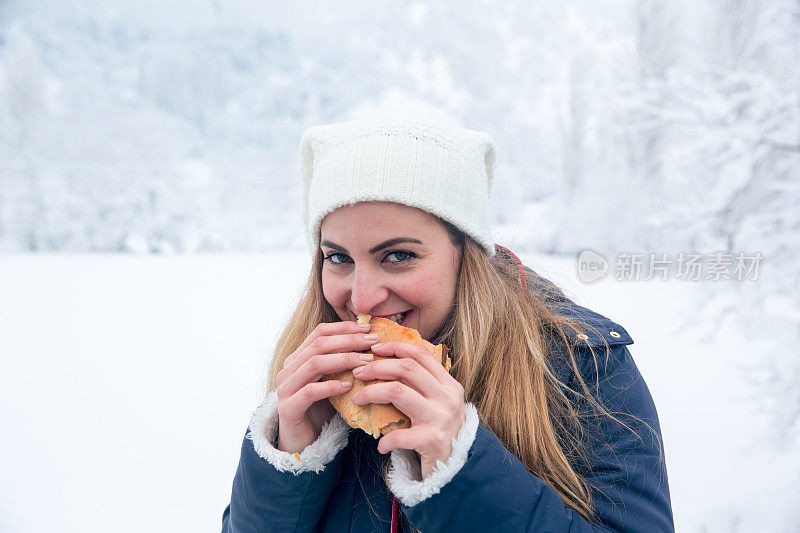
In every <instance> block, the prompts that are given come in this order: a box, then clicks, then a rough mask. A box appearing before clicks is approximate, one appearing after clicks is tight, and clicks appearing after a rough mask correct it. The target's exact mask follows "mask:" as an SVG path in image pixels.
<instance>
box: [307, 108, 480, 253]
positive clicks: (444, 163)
mask: <svg viewBox="0 0 800 533" xmlns="http://www.w3.org/2000/svg"><path fill="white" fill-rule="evenodd" d="M300 160H301V167H302V178H303V216H304V218H305V223H306V228H307V230H308V237H309V243H310V245H311V249H312V252H315V251H316V249H317V247H318V246H319V228H320V223H321V222H322V219H323V218H325V216H326V215H327V214H328V213H331V212H333V211H335V210H336V209H338V208H340V207H342V206H345V205H350V204H355V203H358V202H369V201H385V202H395V203H398V204H403V205H408V206H412V207H417V208H419V209H422V210H424V211H427V212H428V213H432V214H434V215H436V216H438V217H440V218H442V219H444V220H447V221H448V222H450V223H452V224H454V225H455V226H457V227H458V228H459V229H460V230H461V231H463V232H464V233H466V234H467V235H469V236H470V237H472V238H473V239H475V241H476V242H477V243H478V244H480V245H481V246H482V247H483V249H484V251H485V252H486V254H487V255H490V256H491V255H493V254H494V243H493V241H492V237H491V229H490V226H489V194H490V192H491V188H492V180H493V178H494V168H495V143H494V139H492V137H491V136H489V135H488V134H486V133H482V132H478V131H472V130H467V129H464V128H461V127H459V126H457V125H455V124H453V123H450V122H446V121H444V120H441V119H432V118H430V117H421V116H414V115H409V114H404V115H396V114H394V115H392V114H383V115H376V116H373V117H372V118H368V119H360V120H353V121H350V122H343V123H340V124H331V125H328V126H313V127H311V128H308V129H307V130H306V131H305V132H304V133H303V138H302V140H301V141H300Z"/></svg>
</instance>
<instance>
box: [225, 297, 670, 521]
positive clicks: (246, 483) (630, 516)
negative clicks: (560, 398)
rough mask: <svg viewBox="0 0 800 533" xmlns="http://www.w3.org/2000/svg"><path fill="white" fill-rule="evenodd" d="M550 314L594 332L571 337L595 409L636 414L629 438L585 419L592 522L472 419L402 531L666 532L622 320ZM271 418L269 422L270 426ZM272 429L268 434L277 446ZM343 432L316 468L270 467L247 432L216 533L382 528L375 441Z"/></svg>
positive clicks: (656, 444) (652, 449)
mask: <svg viewBox="0 0 800 533" xmlns="http://www.w3.org/2000/svg"><path fill="white" fill-rule="evenodd" d="M559 312H560V313H561V314H562V315H566V316H573V317H577V318H580V319H582V320H583V321H584V322H586V323H587V324H588V325H590V326H592V328H593V329H592V328H590V329H589V330H588V331H586V335H587V336H588V339H582V338H576V339H574V343H575V344H574V347H575V348H577V349H575V351H574V355H575V357H576V358H577V361H578V364H579V367H580V369H581V374H582V375H583V376H584V379H586V380H587V381H588V382H589V383H590V384H593V383H595V382H596V379H593V376H594V375H595V374H594V372H595V369H594V364H593V361H592V357H591V354H590V352H589V349H588V346H592V347H594V348H595V352H596V353H598V354H601V355H598V360H599V362H600V363H601V364H600V365H599V368H598V370H599V380H600V381H599V386H600V388H599V392H600V398H601V400H602V401H603V403H604V405H605V406H606V407H607V408H608V409H609V411H611V412H612V413H628V414H631V415H634V416H635V417H637V418H638V419H640V420H641V423H635V422H632V421H633V419H632V418H627V417H626V418H624V421H625V422H626V423H628V424H629V425H631V426H632V427H633V429H635V430H636V433H637V434H638V435H633V434H632V433H631V432H630V431H629V430H628V429H626V428H624V427H622V426H620V425H618V424H616V423H614V422H613V421H609V420H607V419H603V418H600V419H599V422H594V423H593V422H590V421H587V422H585V423H586V424H587V425H586V429H587V434H588V435H590V438H589V440H588V441H587V443H588V446H589V449H588V457H589V459H590V464H579V465H576V466H575V467H576V469H577V471H578V473H579V474H581V475H582V476H583V477H584V479H585V480H586V481H587V482H588V483H589V484H590V487H591V490H592V496H593V504H594V510H595V513H596V516H597V520H596V521H595V522H594V523H591V524H590V523H588V522H587V521H586V520H584V518H583V517H582V516H580V515H579V514H578V513H576V512H575V511H574V510H572V509H571V508H569V507H565V506H564V504H563V503H562V501H561V499H560V498H559V496H558V494H557V493H556V491H555V490H554V489H553V488H552V487H550V486H549V485H548V484H547V483H545V482H544V481H543V480H541V479H540V478H538V477H536V476H535V475H533V474H531V473H530V472H528V471H527V470H526V469H525V467H524V466H523V465H522V463H521V462H520V461H519V460H518V459H517V458H516V457H515V456H514V455H513V454H512V453H511V452H509V451H508V449H507V448H506V447H505V446H504V445H503V444H502V443H501V442H500V440H499V439H498V438H497V437H496V436H495V435H494V434H493V433H492V431H491V430H489V429H488V428H487V427H486V426H484V425H483V423H480V422H478V421H477V419H476V422H475V423H476V425H477V429H476V430H475V433H474V440H472V441H471V445H470V444H467V447H468V453H467V454H466V455H465V457H466V459H465V461H464V462H463V465H462V466H461V467H460V469H458V471H457V473H455V475H454V476H453V477H452V479H450V480H449V481H447V482H446V483H445V484H444V485H443V486H442V487H440V488H439V489H438V492H436V493H435V494H432V495H430V496H429V497H427V498H425V499H423V500H422V501H419V502H416V503H415V504H414V505H407V504H406V503H402V505H401V508H400V509H401V513H400V531H404V532H411V531H416V530H420V531H423V532H425V533H428V532H437V531H448V532H449V531H504V532H539V533H543V532H579V531H580V532H582V531H619V532H647V533H657V532H666V531H674V526H673V519H672V508H671V504H670V496H669V487H668V483H667V472H666V466H665V457H664V454H663V448H662V445H661V431H660V427H659V423H658V415H657V413H656V408H655V406H654V404H653V400H652V397H651V395H650V392H649V390H648V388H647V385H646V384H645V382H644V379H642V376H641V375H640V373H639V371H638V369H637V367H636V364H635V363H634V360H633V358H632V356H631V353H630V351H629V350H628V348H627V345H630V344H632V343H633V340H632V339H631V337H630V336H629V335H628V333H627V332H626V331H625V329H624V328H622V327H621V326H620V325H619V324H616V323H614V322H612V321H611V320H609V319H608V318H606V317H604V316H602V315H599V314H598V313H595V312H593V311H590V310H588V309H586V308H584V307H581V306H578V305H576V304H574V303H573V302H571V301H569V300H566V299H563V300H561V301H560V303H559ZM604 340H605V341H606V342H607V343H608V345H609V347H610V358H609V359H608V360H607V361H604V357H603V356H602V354H604V351H603V348H604V346H605V344H604V342H603V341H604ZM598 350H599V351H598ZM563 353H564V351H563V349H558V348H554V357H553V363H552V368H553V370H554V371H555V372H556V374H557V375H558V376H559V377H560V379H561V380H562V381H563V382H565V383H568V384H569V385H570V386H571V387H573V388H576V389H577V383H576V381H575V375H574V372H573V371H572V370H571V369H570V368H569V367H568V366H567V365H566V363H565V359H564V358H563V357H561V355H559V354H563ZM275 401H276V400H275ZM273 412H274V409H273ZM336 416H338V415H336ZM273 418H274V420H270V421H269V423H274V424H276V423H277V419H276V417H275V416H274V415H273ZM587 420H591V417H589V418H587ZM269 423H268V424H267V426H268V425H269ZM342 424H344V423H343V422H342ZM644 424H647V425H649V426H650V428H651V429H652V431H651V429H648V428H647V427H646V426H645V425H644ZM466 425H467V424H466V423H465V426H466ZM251 427H253V424H252V423H251ZM265 427H266V426H265ZM272 429H273V430H272V432H270V431H266V432H267V433H269V435H268V436H269V437H270V438H271V439H273V440H272V445H274V443H275V441H274V436H275V435H274V433H275V431H274V429H275V428H274V427H273V428H272ZM347 429H348V433H347V435H346V437H345V438H343V439H342V441H341V444H340V446H342V449H340V450H339V451H336V452H335V456H333V457H332V459H331V460H330V462H327V464H325V465H324V466H323V465H317V466H316V467H315V468H316V469H317V470H318V471H311V470H308V471H304V472H301V473H292V472H290V471H287V470H286V469H283V471H281V469H279V468H276V466H274V465H273V464H272V463H271V462H270V461H268V460H266V459H265V458H264V456H267V457H274V455H275V453H278V454H283V456H284V457H283V458H282V460H283V461H284V462H289V461H297V459H292V458H291V457H290V456H289V454H285V453H284V452H276V451H275V450H274V449H271V450H269V449H266V448H271V447H272V446H271V445H265V444H264V443H263V439H262V442H261V444H260V445H259V446H260V448H259V450H260V451H261V455H260V454H259V452H257V451H256V448H255V446H256V444H255V442H254V441H253V440H252V437H253V435H252V434H251V433H250V434H246V438H245V439H244V441H243V442H242V449H241V457H240V461H239V466H238V469H237V471H236V475H235V478H234V481H233V491H232V494H231V502H230V505H229V506H228V507H227V508H226V509H225V511H224V513H223V517H222V531H223V533H250V532H253V533H255V532H263V533H266V532H273V531H276V532H277V531H280V532H304V531H320V532H337V533H338V532H345V531H351V532H359V533H360V532H372V531H377V532H388V531H389V530H390V522H391V516H392V497H393V494H392V492H391V491H390V489H389V487H387V483H386V482H385V481H384V478H383V475H384V470H383V466H384V464H385V461H386V460H387V458H388V457H387V456H383V455H381V454H379V453H378V452H377V448H376V446H377V440H376V439H373V438H372V437H371V436H369V435H367V434H366V433H365V432H363V431H361V430H352V431H349V428H347ZM323 433H325V430H323ZM320 439H322V436H321V437H320ZM318 441H319V439H318ZM315 444H316V443H315ZM312 446H313V445H312ZM309 448H310V446H309ZM326 460H327V459H326ZM393 460H394V459H393ZM273 461H274V459H273ZM276 464H284V463H277V462H276ZM400 500H401V502H402V500H403V498H400Z"/></svg>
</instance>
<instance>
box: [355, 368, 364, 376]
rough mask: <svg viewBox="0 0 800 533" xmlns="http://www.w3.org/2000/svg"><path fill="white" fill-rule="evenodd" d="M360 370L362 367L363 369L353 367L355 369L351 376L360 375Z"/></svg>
mask: <svg viewBox="0 0 800 533" xmlns="http://www.w3.org/2000/svg"><path fill="white" fill-rule="evenodd" d="M362 368H364V367H363V366H357V367H355V368H354V369H353V375H354V376H357V375H358V374H360V373H361V369H362Z"/></svg>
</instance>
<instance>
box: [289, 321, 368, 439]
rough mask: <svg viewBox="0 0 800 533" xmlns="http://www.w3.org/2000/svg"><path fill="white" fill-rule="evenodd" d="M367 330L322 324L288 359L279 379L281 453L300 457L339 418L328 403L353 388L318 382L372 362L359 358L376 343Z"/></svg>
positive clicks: (335, 382)
mask: <svg viewBox="0 0 800 533" xmlns="http://www.w3.org/2000/svg"><path fill="white" fill-rule="evenodd" d="M369 329H370V325H369V324H365V325H359V324H356V323H355V322H332V323H323V324H320V325H318V326H317V327H316V328H315V329H314V331H312V332H311V334H310V335H309V336H308V337H307V338H306V340H305V341H303V343H302V344H301V345H300V346H299V347H298V348H297V350H295V351H294V352H292V354H291V355H290V356H289V357H287V358H286V361H284V363H283V368H282V369H281V371H280V372H278V375H277V384H278V449H279V450H281V451H285V452H292V453H294V452H301V451H303V450H304V449H305V448H306V447H307V446H308V445H309V444H311V443H312V442H314V441H315V440H317V437H319V434H320V432H321V431H322V425H323V424H324V423H325V422H326V421H328V420H330V419H331V417H332V416H333V414H334V413H335V410H334V408H333V406H332V405H331V403H330V402H329V401H328V398H329V397H331V396H336V395H338V394H342V393H344V392H346V391H347V390H349V389H350V387H352V385H353V384H352V382H348V381H339V380H328V381H320V379H321V378H322V376H323V375H325V374H335V373H336V372H343V371H345V370H350V369H353V368H356V367H358V366H361V365H364V364H366V363H367V362H368V361H371V360H373V359H374V357H373V355H372V354H364V353H357V352H362V351H364V350H367V349H369V347H370V346H372V345H373V344H375V343H376V342H378V335H376V334H368V332H369Z"/></svg>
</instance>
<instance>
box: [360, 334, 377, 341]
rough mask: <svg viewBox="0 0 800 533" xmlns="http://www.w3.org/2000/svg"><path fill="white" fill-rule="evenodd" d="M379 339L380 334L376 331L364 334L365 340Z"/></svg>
mask: <svg viewBox="0 0 800 533" xmlns="http://www.w3.org/2000/svg"><path fill="white" fill-rule="evenodd" d="M379 339H380V336H379V335H378V334H377V333H370V334H369V335H364V340H365V341H377V340H379Z"/></svg>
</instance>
